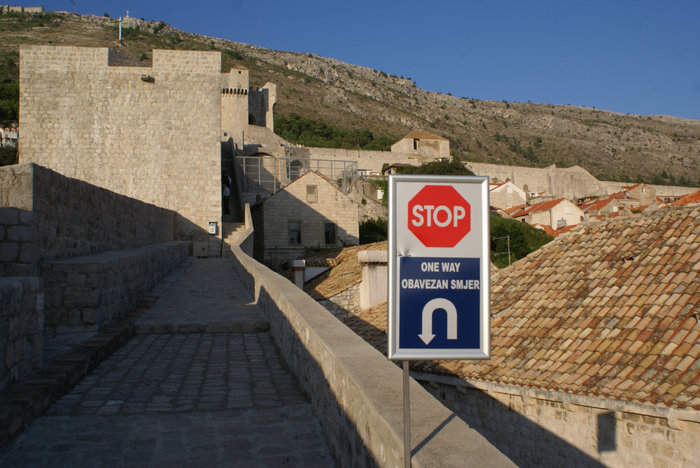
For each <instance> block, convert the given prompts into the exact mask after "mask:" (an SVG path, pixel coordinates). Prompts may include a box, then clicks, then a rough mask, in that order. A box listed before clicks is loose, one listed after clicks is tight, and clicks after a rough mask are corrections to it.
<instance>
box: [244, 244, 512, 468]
mask: <svg viewBox="0 0 700 468" xmlns="http://www.w3.org/2000/svg"><path fill="white" fill-rule="evenodd" d="M231 250H232V252H233V255H234V268H235V270H236V272H237V274H238V276H239V278H240V279H241V282H242V283H243V284H244V285H245V286H246V288H247V289H248V290H249V291H250V293H251V295H252V296H253V297H254V298H255V300H256V303H257V305H258V307H259V308H260V310H261V311H263V313H264V314H265V315H266V316H267V317H268V319H269V320H270V331H271V333H272V335H273V337H274V339H275V342H276V344H277V346H278V347H279V349H280V351H281V353H282V356H283V358H284V359H285V361H286V363H287V365H288V366H289V367H290V369H291V370H292V372H293V373H294V374H295V375H296V377H297V379H298V381H299V382H300V384H301V385H302V388H303V390H304V391H305V392H306V394H307V395H308V396H309V398H310V400H311V403H312V405H313V407H314V412H315V413H316V414H317V415H318V417H319V419H320V421H321V424H322V426H323V430H324V433H325V434H326V440H327V442H328V444H329V447H330V449H331V453H332V454H333V456H334V457H335V459H336V462H337V463H338V465H339V466H402V465H403V436H402V433H403V423H402V421H403V420H402V414H403V413H402V400H401V392H402V373H401V370H400V369H399V367H398V366H396V365H395V364H394V363H391V362H389V361H388V360H387V359H386V356H384V355H382V354H381V353H380V352H379V351H377V350H375V349H374V348H373V347H372V346H371V345H369V344H368V343H367V342H365V341H364V340H363V339H362V338H361V337H359V336H357V335H356V334H355V333H354V332H352V331H351V330H350V329H349V328H347V327H345V326H344V325H343V324H342V323H341V322H340V321H338V320H337V319H336V318H335V317H333V315H332V314H330V313H329V312H328V311H327V310H325V309H324V308H323V307H322V306H321V305H319V304H318V303H316V302H315V301H314V300H313V299H312V298H311V297H310V296H308V295H307V294H305V293H304V292H303V291H302V290H300V289H299V288H298V287H296V286H295V285H293V284H292V283H291V282H289V281H288V280H287V279H285V278H283V277H282V276H280V275H278V274H276V273H274V272H272V271H271V270H269V269H268V268H266V267H265V266H263V265H261V264H260V263H258V262H256V261H255V260H253V259H252V258H250V257H249V256H247V255H245V254H244V253H243V252H242V251H241V250H240V248H238V247H236V246H233V247H232V248H231ZM378 377H381V378H378ZM410 392H411V425H412V427H411V445H410V448H411V449H412V452H413V455H412V460H411V462H412V466H414V467H429V466H444V467H452V466H454V467H462V466H464V464H465V460H468V461H469V463H471V464H472V465H473V466H481V467H484V468H485V467H492V466H515V465H514V464H513V463H512V462H511V461H510V460H508V459H507V458H506V457H505V456H504V455H503V454H502V453H501V452H499V451H498V450H497V449H496V448H495V447H494V446H493V445H491V444H490V443H489V442H488V441H487V440H486V439H485V438H484V437H482V436H481V435H479V434H478V433H477V432H476V431H474V430H473V429H471V428H469V427H468V426H467V425H466V424H465V423H464V422H463V421H461V420H460V419H459V418H455V417H454V416H453V414H452V412H451V411H449V410H448V409H447V408H445V407H444V406H443V405H441V404H440V403H439V402H438V401H437V400H436V399H435V398H433V397H432V396H431V395H430V394H429V393H428V392H427V391H425V390H424V389H423V388H421V387H420V385H418V383H416V382H415V381H413V380H411V382H410Z"/></svg>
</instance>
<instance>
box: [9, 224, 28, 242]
mask: <svg viewBox="0 0 700 468" xmlns="http://www.w3.org/2000/svg"><path fill="white" fill-rule="evenodd" d="M7 238H8V239H9V240H11V241H17V242H34V229H32V228H30V227H29V226H11V227H10V228H9V229H7Z"/></svg>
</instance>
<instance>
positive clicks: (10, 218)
mask: <svg viewBox="0 0 700 468" xmlns="http://www.w3.org/2000/svg"><path fill="white" fill-rule="evenodd" d="M0 224H4V225H5V226H14V225H16V224H19V210H17V209H16V208H0Z"/></svg>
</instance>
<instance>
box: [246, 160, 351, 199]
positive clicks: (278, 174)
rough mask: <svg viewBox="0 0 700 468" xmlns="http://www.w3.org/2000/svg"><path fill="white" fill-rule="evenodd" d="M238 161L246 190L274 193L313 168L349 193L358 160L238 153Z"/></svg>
mask: <svg viewBox="0 0 700 468" xmlns="http://www.w3.org/2000/svg"><path fill="white" fill-rule="evenodd" d="M235 163H236V164H237V165H238V166H239V167H240V169H241V172H242V175H243V185H242V187H241V191H243V192H268V193H275V192H277V191H278V190H280V189H281V188H283V187H284V186H286V185H287V184H289V183H291V182H293V181H294V180H296V179H298V178H299V177H301V176H302V175H304V174H306V173H307V172H310V171H314V172H317V173H319V174H321V175H323V176H324V177H326V178H328V179H329V180H330V181H331V183H333V184H336V185H337V186H338V188H340V189H341V190H342V191H343V193H348V191H349V190H350V183H351V181H352V179H353V178H355V177H357V176H358V166H357V162H356V161H345V160H337V159H306V158H299V159H292V158H276V157H270V156H236V157H235Z"/></svg>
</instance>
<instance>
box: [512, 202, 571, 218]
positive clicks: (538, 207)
mask: <svg viewBox="0 0 700 468" xmlns="http://www.w3.org/2000/svg"><path fill="white" fill-rule="evenodd" d="M564 200H566V198H557V199H556V200H548V201H543V202H540V203H535V204H534V205H521V207H519V208H520V209H519V210H517V211H512V212H508V211H507V212H506V213H508V214H509V215H511V216H512V217H513V218H517V217H519V216H526V215H528V214H530V213H537V212H539V211H547V210H551V209H552V208H554V207H555V206H557V205H558V204H559V203H561V202H562V201H564Z"/></svg>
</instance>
